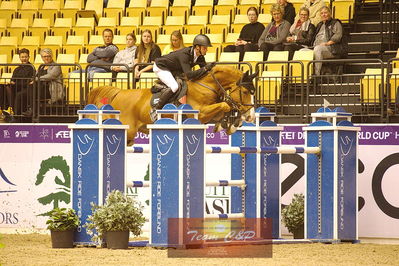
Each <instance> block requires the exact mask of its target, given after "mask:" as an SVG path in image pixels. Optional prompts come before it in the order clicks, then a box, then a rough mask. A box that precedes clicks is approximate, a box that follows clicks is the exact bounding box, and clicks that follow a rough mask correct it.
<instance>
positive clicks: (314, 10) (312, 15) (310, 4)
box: [295, 0, 326, 26]
mask: <svg viewBox="0 0 399 266" xmlns="http://www.w3.org/2000/svg"><path fill="white" fill-rule="evenodd" d="M325 6H326V3H325V2H324V0H305V2H304V3H303V5H302V6H301V8H303V7H306V8H307V9H309V19H310V22H312V24H313V25H315V26H316V25H317V24H319V22H320V20H321V19H320V10H321V8H322V7H325ZM298 19H299V13H298V14H297V15H296V17H295V21H297V20H298Z"/></svg>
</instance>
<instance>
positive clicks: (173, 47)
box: [162, 30, 184, 55]
mask: <svg viewBox="0 0 399 266" xmlns="http://www.w3.org/2000/svg"><path fill="white" fill-rule="evenodd" d="M181 48H184V42H183V35H181V32H180V31H178V30H175V31H174V32H172V34H170V44H169V45H166V46H165V48H163V50H162V55H167V54H169V53H171V52H174V51H177V50H180V49H181Z"/></svg>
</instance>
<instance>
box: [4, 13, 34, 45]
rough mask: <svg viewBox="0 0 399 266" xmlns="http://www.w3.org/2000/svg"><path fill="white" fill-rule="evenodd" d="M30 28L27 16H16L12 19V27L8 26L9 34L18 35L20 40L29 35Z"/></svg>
mask: <svg viewBox="0 0 399 266" xmlns="http://www.w3.org/2000/svg"><path fill="white" fill-rule="evenodd" d="M28 28H29V20H28V19H25V18H14V19H13V20H12V21H11V25H10V27H8V28H7V34H8V35H9V36H15V37H18V42H20V41H21V40H22V38H23V37H24V36H25V35H27V33H28Z"/></svg>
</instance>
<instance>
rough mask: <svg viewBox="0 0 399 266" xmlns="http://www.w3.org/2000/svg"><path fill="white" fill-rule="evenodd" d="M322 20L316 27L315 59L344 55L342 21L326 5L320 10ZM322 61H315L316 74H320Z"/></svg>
mask: <svg viewBox="0 0 399 266" xmlns="http://www.w3.org/2000/svg"><path fill="white" fill-rule="evenodd" d="M320 17H321V21H320V22H319V24H318V25H317V27H316V33H315V38H314V42H313V46H314V49H313V53H314V59H315V60H323V59H331V58H340V57H342V56H343V55H344V53H345V51H344V47H343V43H342V34H343V28H342V24H341V21H339V20H338V19H334V18H332V17H331V10H330V8H329V7H327V6H324V7H322V8H321V10H320ZM321 66H322V63H315V74H316V75H320V72H321Z"/></svg>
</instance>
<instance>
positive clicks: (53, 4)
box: [39, 0, 61, 26]
mask: <svg viewBox="0 0 399 266" xmlns="http://www.w3.org/2000/svg"><path fill="white" fill-rule="evenodd" d="M60 9H61V2H60V1H58V0H56V1H49V0H45V1H44V2H43V7H42V9H40V10H39V17H40V18H48V19H50V23H51V26H53V25H54V21H55V19H56V18H57V17H58V13H59V12H60Z"/></svg>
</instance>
